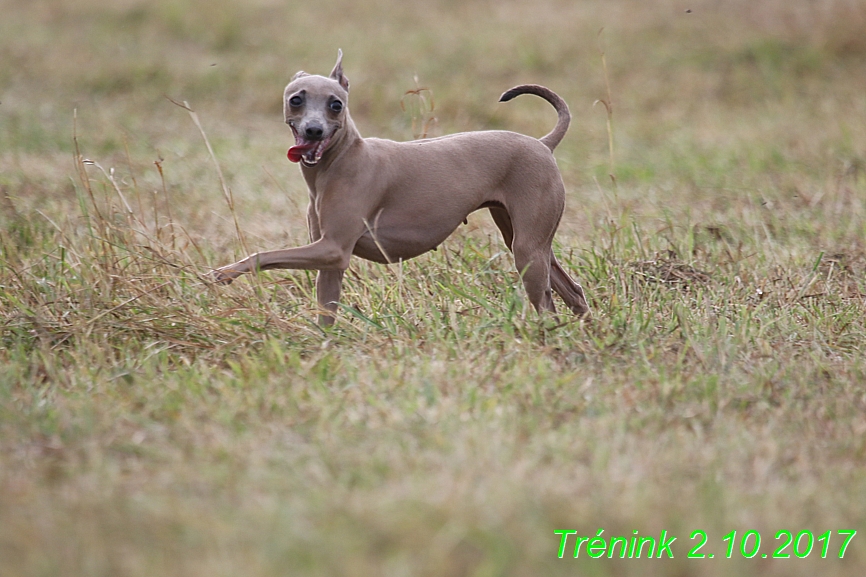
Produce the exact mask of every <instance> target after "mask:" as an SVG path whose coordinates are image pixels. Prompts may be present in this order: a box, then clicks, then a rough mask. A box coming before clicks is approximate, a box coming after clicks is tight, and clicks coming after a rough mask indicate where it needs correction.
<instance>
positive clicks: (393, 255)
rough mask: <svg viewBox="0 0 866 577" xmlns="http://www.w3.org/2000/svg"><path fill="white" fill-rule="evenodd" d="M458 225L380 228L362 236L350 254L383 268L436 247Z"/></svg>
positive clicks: (385, 226) (441, 224) (438, 224)
mask: <svg viewBox="0 0 866 577" xmlns="http://www.w3.org/2000/svg"><path fill="white" fill-rule="evenodd" d="M460 222H462V221H457V222H455V223H453V224H452V223H441V222H440V223H437V224H436V226H435V227H433V228H431V227H419V226H405V227H404V226H400V227H391V226H387V225H383V226H382V225H380V226H378V227H376V228H375V229H374V232H373V233H370V232H369V231H368V232H365V233H364V235H363V236H361V238H359V239H358V241H357V242H356V243H355V248H354V250H353V251H352V254H354V255H355V256H359V257H361V258H363V259H366V260H371V261H373V262H379V263H383V264H387V263H396V262H399V261H401V260H409V259H410V258H415V257H416V256H418V255H421V254H424V253H425V252H429V251H431V250H433V249H435V248H436V247H438V246H439V245H440V244H441V243H442V242H443V241H444V240H445V239H446V238H448V236H450V235H451V233H452V232H454V230H455V229H456V228H457V226H458V225H459V224H460Z"/></svg>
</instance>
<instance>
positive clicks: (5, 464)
mask: <svg viewBox="0 0 866 577" xmlns="http://www.w3.org/2000/svg"><path fill="white" fill-rule="evenodd" d="M687 9H688V10H691V12H686V10H687ZM0 11H2V13H3V14H4V18H3V19H2V20H0V192H2V194H0V327H2V328H0V331H2V332H0V575H34V576H35V575H76V576H81V575H87V576H90V575H93V576H96V575H124V576H127V575H128V576H138V575H184V576H197V575H208V576H209V577H210V576H214V575H237V574H245V575H257V576H258V575H260V576H266V575H285V574H292V575H295V574H303V575H350V576H351V575H358V576H362V575H363V576H366V575H386V576H400V575H465V576H470V575H471V576H489V575H515V576H517V575H521V576H522V575H527V576H528V575H539V574H545V575H576V574H581V575H671V576H673V575H677V576H681V575H785V576H790V575H816V574H820V575H839V576H849V575H850V576H854V575H860V574H862V567H863V565H864V563H866V545H864V543H866V541H864V536H863V535H860V534H858V535H857V536H856V537H855V538H854V539H853V541H852V542H851V545H850V547H849V548H848V551H847V553H846V555H845V558H844V559H839V558H838V555H836V554H835V552H836V551H837V546H838V545H839V544H840V541H841V539H840V538H839V537H838V536H836V535H835V534H834V537H833V541H832V543H831V548H830V551H831V553H830V554H829V555H828V557H827V558H826V559H821V558H820V556H819V555H818V553H816V552H813V553H812V554H811V555H810V556H809V557H808V558H807V559H797V558H792V559H788V560H774V559H770V558H768V559H762V558H760V556H759V558H756V559H743V558H742V555H740V554H739V543H738V544H737V547H738V548H737V553H736V554H735V555H734V557H735V558H734V559H730V560H728V559H723V558H720V557H723V553H724V547H725V544H724V543H723V541H722V537H723V536H724V535H725V534H726V533H729V532H730V531H732V530H737V531H738V535H740V536H742V534H743V533H745V532H746V531H748V530H757V531H760V532H761V533H762V535H763V539H764V545H763V549H762V552H767V553H772V550H773V549H775V548H776V547H778V546H779V545H780V544H781V542H780V541H776V540H774V539H773V536H774V535H775V534H776V532H778V531H779V530H784V529H787V530H790V531H792V532H793V533H794V534H795V535H796V533H797V532H799V531H801V530H807V529H808V530H811V531H812V532H813V533H814V535H815V536H816V537H817V536H818V535H819V534H821V533H823V532H825V531H827V530H833V531H838V530H846V529H857V530H862V529H863V528H864V525H866V507H864V503H866V481H864V480H866V469H864V463H866V442H864V439H866V389H864V387H863V384H864V382H866V362H864V360H863V358H864V348H866V347H864V344H866V321H864V318H866V314H864V313H866V246H864V238H866V96H864V94H866V40H864V36H863V34H862V30H863V26H864V24H863V23H864V21H866V3H864V2H863V1H861V0H825V1H819V2H807V1H805V0H803V1H795V2H788V1H782V0H768V1H765V2H760V3H747V2H741V1H739V0H720V1H718V2H709V1H708V0H705V1H701V2H682V1H679V0H669V1H661V0H660V1H657V2H635V1H629V0H615V1H605V2H601V1H589V2H580V3H574V2H572V3H568V2H559V1H557V0H545V1H544V2H542V3H538V2H532V3H528V2H517V1H510V2H497V3H489V2H470V3H465V2H464V3H454V2H447V1H444V0H443V1H439V2H425V3H419V2H400V3H396V2H388V1H386V0H370V1H369V2H365V3H360V4H359V3H351V2H337V3H332V4H315V3H312V4H310V3H308V4H300V5H289V4H286V3H283V2H274V1H270V0H256V1H255V2H247V3H243V4H240V3H231V2H228V1H225V0H217V1H212V2H208V3H203V2H201V1H199V0H186V1H184V2H162V1H158V2H147V3H145V2H138V1H135V0H125V1H122V2H114V3H112V4H111V5H110V6H106V5H105V3H102V2H95V1H91V0H75V1H74V2H64V3H51V2H40V3H34V2H25V1H20V0H0ZM602 27H603V28H604V37H603V38H604V50H605V64H606V73H607V75H608V78H609V86H610V88H609V90H608V86H607V85H606V84H607V83H606V81H605V70H603V68H602V61H601V56H600V54H599V50H598V31H599V29H600V28H602ZM338 47H341V48H342V49H343V51H344V52H345V54H346V59H345V66H346V71H347V74H348V76H349V77H350V79H351V81H352V102H351V106H352V111H353V116H354V117H355V119H356V120H357V122H358V123H359V125H360V128H361V131H362V133H364V134H366V135H376V136H385V137H393V138H398V139H408V138H412V136H413V132H418V130H419V127H420V128H422V129H423V130H431V131H432V132H433V133H434V134H438V133H449V132H453V131H457V130H475V129H484V128H509V129H514V130H519V131H522V132H526V133H529V134H534V135H541V134H544V133H545V132H546V131H547V130H548V129H549V127H550V126H551V125H552V123H553V118H552V113H551V112H550V110H549V107H548V106H547V105H546V104H544V103H543V102H534V101H532V100H527V101H525V102H524V101H521V102H516V103H509V104H507V105H498V104H497V103H496V98H497V97H498V95H499V94H500V93H501V92H502V91H503V90H505V89H507V88H508V87H510V86H512V85H515V84H518V83H522V82H538V83H542V84H546V85H548V86H550V87H551V88H553V89H554V90H556V91H557V92H559V93H560V94H562V95H563V96H564V97H565V98H566V100H567V101H568V102H569V104H570V106H571V109H572V113H573V115H574V123H573V124H572V129H571V132H570V133H569V135H568V136H567V137H566V139H565V140H564V141H563V143H562V144H561V146H560V147H559V148H558V150H557V158H558V161H559V164H560V167H561V169H562V172H563V176H564V179H565V181H566V186H567V189H568V191H569V198H568V208H567V211H566V214H565V216H564V219H563V224H562V227H561V229H560V232H559V234H558V237H557V245H556V249H557V250H558V251H559V253H560V255H561V260H562V262H563V263H564V265H565V266H566V267H567V268H568V269H569V270H571V271H572V272H573V273H574V274H575V276H576V277H578V278H579V279H580V280H581V282H582V283H583V285H584V287H585V288H586V290H587V293H588V295H589V297H590V300H591V303H590V304H591V306H592V307H593V309H594V313H595V316H594V319H593V321H592V322H590V323H585V324H584V323H575V322H569V323H566V324H564V325H562V326H553V325H552V323H550V322H548V321H539V320H538V319H537V317H536V316H535V315H534V313H533V312H532V311H531V307H528V305H527V303H526V302H525V301H524V296H523V292H522V289H521V288H520V286H519V279H518V277H517V274H516V273H515V272H514V270H513V264H512V262H511V259H510V256H509V255H508V253H507V251H506V249H505V247H504V246H503V245H502V243H501V241H500V239H499V238H498V236H497V233H496V231H495V228H494V227H493V226H492V224H491V223H490V222H489V221H488V219H487V217H486V215H481V214H479V215H473V216H472V217H470V219H469V225H468V226H466V227H463V228H462V229H461V230H460V231H459V232H458V234H456V235H455V236H454V237H453V238H452V239H451V240H449V241H448V243H446V245H444V247H443V249H442V250H440V251H438V252H435V253H431V254H430V255H425V256H423V257H421V258H419V259H416V260H414V261H410V262H407V263H404V264H403V265H402V266H400V267H397V266H393V267H382V266H379V265H374V264H370V263H364V262H360V261H358V262H354V263H353V264H352V267H351V268H350V271H349V274H348V275H347V283H346V298H345V301H344V303H345V307H344V308H343V309H342V310H341V313H340V314H341V317H340V322H339V323H338V324H337V326H336V328H335V329H334V330H332V331H327V332H323V331H321V330H320V329H319V328H318V327H317V326H316V325H315V324H314V320H315V310H314V309H313V305H312V303H313V288H312V278H313V277H312V275H311V274H309V273H305V272H280V273H273V274H268V273H265V274H262V275H260V276H259V277H252V278H249V279H245V280H243V281H240V282H237V283H235V284H233V285H232V286H230V287H213V286H211V285H210V284H209V283H208V281H207V273H208V271H209V270H210V269H211V267H213V266H217V265H220V264H224V263H226V262H230V261H232V260H233V259H234V258H236V257H238V256H242V255H244V254H245V253H246V252H247V251H255V250H259V249H263V248H273V247H276V246H280V245H292V244H298V243H301V242H304V240H305V239H306V230H305V223H304V208H305V203H306V190H305V188H304V186H303V182H302V179H301V178H300V176H299V175H298V174H297V168H296V167H294V166H291V165H289V163H287V162H286V161H285V149H286V146H287V139H288V137H289V135H288V134H287V130H286V129H285V127H284V126H282V124H281V122H280V95H281V90H282V87H283V85H284V84H285V82H286V81H287V79H288V78H289V77H290V75H291V74H292V73H294V72H295V71H296V70H297V69H300V68H303V69H306V70H308V71H310V72H323V71H327V70H329V69H330V66H331V65H332V64H333V59H334V56H335V54H336V49H337V48H338ZM416 78H417V79H416ZM419 88H424V89H429V92H427V91H424V92H420V91H419ZM411 91H415V94H416V95H418V96H422V95H423V97H424V99H425V100H423V101H421V100H420V99H419V100H418V101H417V102H415V101H413V100H412V99H411V98H407V99H406V100H404V105H405V110H402V109H401V98H403V97H404V95H406V94H407V93H408V94H410V96H412V92H411ZM166 96H168V97H170V98H171V99H174V100H175V101H177V102H183V101H187V102H189V103H190V104H191V106H192V107H193V108H194V109H195V110H196V114H197V118H198V120H199V121H200V123H201V126H202V128H203V129H204V132H205V133H206V135H207V137H208V140H209V141H210V144H211V145H212V149H213V156H211V154H210V153H209V152H208V148H207V147H206V146H205V143H204V141H203V139H202V134H201V133H200V132H199V130H198V128H197V127H196V125H195V123H194V122H193V120H192V119H191V117H190V115H189V114H188V113H187V111H184V110H183V109H181V108H178V107H177V106H174V105H173V104H171V102H170V101H169V100H168V99H166V98H165V97H166ZM433 97H435V120H436V121H435V123H433V122H432V120H431V119H432V116H433V112H434V110H433V105H432V103H433V99H432V98H433ZM428 98H429V100H426V99H428ZM597 100H604V101H606V102H607V103H608V104H609V105H610V108H608V109H607V110H605V109H604V108H603V107H599V106H596V107H593V102H595V101H597ZM416 105H417V106H416ZM74 111H77V112H74ZM611 111H612V113H613V116H612V117H606V113H608V112H611ZM610 118H612V119H613V122H612V123H610V126H611V129H612V133H610V134H609V132H608V120H609V119H610ZM611 135H612V137H613V138H612V139H609V136H611ZM73 136H75V138H73ZM611 142H612V143H613V144H612V146H613V152H614V153H615V154H611ZM214 161H216V162H217V163H218V165H219V167H220V169H219V171H218V170H217V169H216V168H215V165H214ZM220 173H221V175H220ZM610 173H612V174H613V175H614V177H615V178H614V179H611V178H609V177H608V174H610ZM227 198H231V199H232V200H231V202H229V201H227ZM232 207H233V208H232ZM244 245H246V246H244ZM600 528H603V529H604V530H605V533H604V534H605V536H614V535H627V536H630V535H632V531H635V530H637V531H639V532H640V534H641V535H649V534H655V535H658V533H659V532H660V531H661V530H663V529H665V530H668V531H669V532H671V533H673V534H674V535H676V536H677V537H678V540H677V542H676V543H675V545H674V552H675V558H674V559H673V560H665V561H656V560H653V561H649V560H646V559H640V560H609V559H600V560H590V559H583V558H581V559H578V560H575V559H571V558H567V559H557V558H556V553H557V548H558V537H557V536H556V535H554V533H553V531H554V530H557V529H575V530H578V531H579V532H580V534H582V535H595V533H596V532H597V530H598V529H600ZM696 529H701V530H704V531H706V532H707V533H708V535H709V541H708V544H707V545H706V546H705V548H704V549H703V551H702V552H705V553H712V552H714V553H715V554H716V558H715V559H703V560H698V559H687V558H686V555H687V553H688V550H689V549H690V548H691V547H693V546H694V545H695V544H696V542H694V541H691V540H689V535H690V534H691V532H692V531H694V530H696ZM817 547H818V546H817V545H816V551H817ZM792 551H793V550H792ZM792 557H793V556H792Z"/></svg>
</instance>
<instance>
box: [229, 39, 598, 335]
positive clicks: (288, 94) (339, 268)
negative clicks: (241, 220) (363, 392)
mask: <svg viewBox="0 0 866 577" xmlns="http://www.w3.org/2000/svg"><path fill="white" fill-rule="evenodd" d="M342 59H343V53H342V51H340V52H338V55H337V63H336V65H335V66H334V69H333V70H332V71H331V74H330V75H329V76H327V77H324V76H318V75H310V74H307V73H306V72H298V73H297V74H295V76H294V77H293V78H292V80H291V82H290V83H289V85H288V86H286V90H285V93H284V97H283V111H284V114H285V120H286V124H288V125H289V127H290V128H291V129H292V133H293V135H294V137H295V145H294V146H292V147H291V148H289V152H288V157H289V160H290V161H292V162H299V163H300V166H301V173H302V174H303V176H304V180H306V182H307V186H308V187H309V190H310V206H309V208H308V210H307V224H308V226H309V232H310V244H307V245H305V246H300V247H296V248H287V249H282V250H273V251H267V252H260V253H256V254H253V255H251V256H248V257H247V258H245V259H243V260H241V261H239V262H236V263H234V264H230V265H228V266H224V267H221V268H219V269H217V270H216V271H215V279H216V281H217V282H220V283H226V284H227V283H230V282H231V281H232V280H234V279H235V278H237V277H238V276H240V275H241V274H243V273H247V272H253V271H258V270H266V269H273V268H285V269H309V270H318V271H319V272H318V276H317V277H316V300H317V301H318V305H319V307H320V311H321V313H320V315H319V324H320V325H322V326H327V325H330V324H332V323H333V322H334V319H335V313H336V311H337V306H338V302H339V300H340V291H341V287H342V283H343V274H344V272H345V271H346V269H347V268H348V267H349V260H350V258H351V256H352V255H353V254H354V255H357V256H359V257H361V258H364V259H367V260H371V261H374V262H378V263H396V262H398V261H401V260H406V259H410V258H414V257H416V256H418V255H420V254H423V253H425V252H427V251H430V250H433V249H435V248H436V247H438V246H439V244H440V243H442V242H443V241H444V240H445V239H446V238H447V237H448V236H449V235H450V234H451V233H452V232H453V231H454V230H455V229H456V228H457V227H458V226H459V225H460V223H465V222H466V216H467V215H468V214H469V213H471V212H473V211H476V210H478V209H480V208H486V209H488V210H489V211H490V214H491V216H492V217H493V221H494V222H495V223H496V225H497V226H498V227H499V230H500V231H501V232H502V237H503V239H504V240H505V244H506V245H507V246H508V248H509V249H510V250H511V251H512V253H514V260H515V263H516V265H517V269H518V271H520V274H521V277H522V280H523V286H524V287H525V289H526V293H527V294H528V296H529V300H530V301H531V302H532V304H533V306H534V307H535V309H536V311H538V313H539V314H541V313H544V312H545V311H550V312H553V313H555V312H556V309H555V307H554V304H553V296H552V293H551V288H552V289H553V290H555V291H556V292H557V293H558V294H559V296H560V297H562V299H563V301H565V304H566V305H567V306H568V308H569V309H571V311H572V312H573V313H574V314H576V315H579V316H584V315H588V314H589V307H588V306H587V304H586V297H585V296H584V293H583V289H582V288H581V286H580V285H579V284H578V283H576V282H575V281H574V280H572V279H571V277H569V276H568V274H567V273H566V272H565V270H563V268H562V266H560V264H559V262H557V260H556V257H555V256H554V254H553V250H552V248H551V243H552V242H553V234H554V233H555V232H556V228H557V226H558V225H559V220H560V217H561V216H562V211H563V209H564V207H565V187H564V185H563V183H562V177H561V176H560V174H559V169H558V168H557V166H556V161H555V160H554V158H553V149H554V148H555V147H556V145H557V144H559V142H560V141H561V140H562V137H563V136H564V135H565V131H566V130H567V129H568V124H569V122H570V121H571V115H570V114H569V111H568V106H567V105H566V103H565V101H564V100H562V98H560V97H559V96H558V95H556V94H555V93H554V92H552V91H551V90H549V89H547V88H544V87H543V86H537V85H532V84H528V85H522V86H517V87H515V88H512V89H511V90H509V91H507V92H505V93H504V94H503V95H502V96H501V98H500V99H499V100H500V102H506V101H508V100H511V99H512V98H514V97H515V96H518V95H520V94H535V95H536V96H540V97H541V98H544V99H545V100H547V101H548V102H549V103H550V104H551V105H553V107H554V109H556V112H557V114H558V120H557V123H556V126H555V127H554V128H553V130H552V131H551V132H550V134H548V135H547V136H544V137H543V138H541V139H535V138H533V137H530V136H526V135H523V134H518V133H515V132H507V131H502V130H490V131H479V132H463V133H459V134H452V135H448V136H442V137H439V138H430V139H423V140H415V141H411V142H394V141H392V140H384V139H380V138H362V137H361V135H360V133H359V132H358V129H357V128H355V124H354V122H352V117H351V116H350V115H349V107H348V100H349V80H348V78H346V75H345V74H343V65H342Z"/></svg>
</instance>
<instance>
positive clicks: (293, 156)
mask: <svg viewBox="0 0 866 577" xmlns="http://www.w3.org/2000/svg"><path fill="white" fill-rule="evenodd" d="M315 147H316V145H315V144H298V145H296V146H293V147H291V148H290V149H289V153H288V154H287V155H286V156H288V157H289V160H290V161H292V162H300V161H301V157H302V156H304V153H306V152H307V151H309V150H312V149H313V148H315Z"/></svg>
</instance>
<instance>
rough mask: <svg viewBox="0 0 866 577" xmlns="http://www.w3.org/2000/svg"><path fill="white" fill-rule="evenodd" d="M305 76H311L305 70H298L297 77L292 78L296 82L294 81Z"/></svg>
mask: <svg viewBox="0 0 866 577" xmlns="http://www.w3.org/2000/svg"><path fill="white" fill-rule="evenodd" d="M304 76H309V74H307V73H306V72H304V71H303V70H298V71H297V72H295V75H294V76H292V80H293V81H294V80H297V79H298V78H303V77H304Z"/></svg>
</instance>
